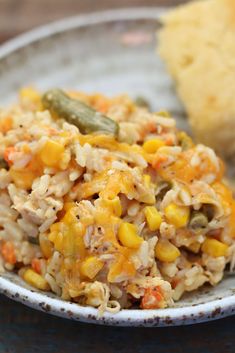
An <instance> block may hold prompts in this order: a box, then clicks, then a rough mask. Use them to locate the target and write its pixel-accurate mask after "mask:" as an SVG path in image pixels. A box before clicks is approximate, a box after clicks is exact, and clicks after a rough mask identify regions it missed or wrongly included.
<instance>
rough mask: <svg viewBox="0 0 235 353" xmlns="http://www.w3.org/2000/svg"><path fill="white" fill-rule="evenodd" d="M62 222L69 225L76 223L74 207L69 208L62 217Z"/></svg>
mask: <svg viewBox="0 0 235 353" xmlns="http://www.w3.org/2000/svg"><path fill="white" fill-rule="evenodd" d="M62 221H63V222H64V223H65V224H71V223H76V222H77V217H76V214H75V209H74V207H71V208H70V209H69V210H68V211H67V212H66V213H65V215H64V217H63V219H62Z"/></svg>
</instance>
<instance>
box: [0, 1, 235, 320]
mask: <svg viewBox="0 0 235 353" xmlns="http://www.w3.org/2000/svg"><path fill="white" fill-rule="evenodd" d="M163 11H165V10H164V9H162V8H132V9H123V10H116V11H106V12H103V13H95V14H90V15H83V16H78V17H74V18H70V19H65V20H63V21H60V22H56V23H52V24H50V25H47V26H44V27H41V28H39V29H36V30H34V31H31V32H29V33H27V34H25V35H22V36H20V37H18V38H16V39H15V40H12V41H10V42H8V43H7V44H5V45H4V46H2V47H1V48H0V77H1V80H0V105H4V104H8V103H10V102H12V101H14V99H15V98H16V95H17V91H18V90H19V88H20V87H22V86H26V85H35V86H37V87H38V88H39V89H42V90H44V89H47V88H50V87H55V86H60V87H64V88H75V89H79V90H84V91H87V92H94V91H100V92H104V93H106V94H109V95H113V94H118V93H121V92H127V93H128V94H129V95H131V96H133V97H136V96H143V97H145V98H147V99H148V100H149V102H150V103H151V107H152V108H153V109H156V110H160V109H168V110H169V111H171V112H172V113H173V114H174V116H175V117H176V118H177V123H178V126H179V127H183V128H184V129H187V128H188V127H187V125H186V123H185V120H184V118H183V116H184V114H183V109H182V107H181V105H180V103H179V101H178V100H177V98H176V96H175V94H174V91H173V89H172V86H171V80H170V78H169V76H168V75H167V74H166V73H165V71H164V67H163V65H162V63H161V61H160V59H159V58H158V56H156V54H155V47H156V37H155V32H156V29H157V28H159V16H160V15H161V14H162V12H163ZM234 278H235V277H234ZM234 278H233V277H227V278H225V279H224V280H223V281H222V282H221V283H220V284H219V285H218V286H217V287H215V288H212V287H209V286H208V287H204V288H203V289H202V290H200V291H197V292H196V293H191V294H188V295H186V296H184V298H183V299H182V300H181V301H180V302H178V303H176V304H175V306H174V307H173V308H167V309H162V310H122V311H121V312H119V313H118V314H115V315H111V314H104V315H103V316H102V317H100V316H99V315H98V313H97V310H96V309H94V308H91V307H82V306H79V305H77V304H75V303H70V302H65V301H63V300H61V299H59V298H58V297H56V296H55V295H53V294H50V293H47V294H45V293H43V292H40V291H36V290H34V289H32V288H30V287H29V286H28V285H26V284H25V283H24V282H23V281H22V280H21V279H20V278H19V277H18V276H17V275H15V274H14V273H5V274H4V275H1V277H0V292H1V293H3V294H5V295H7V296H8V297H10V298H12V299H14V300H17V301H20V302H22V303H24V304H26V305H28V306H30V307H33V308H35V309H39V310H42V311H45V312H48V313H51V314H55V315H58V316H62V317H65V318H69V319H73V320H78V321H83V322H89V323H97V324H105V325H119V326H171V325H186V324H193V323H199V322H203V321H208V320H214V319H217V318H221V317H225V316H229V315H232V314H233V313H234V312H235V280H234Z"/></svg>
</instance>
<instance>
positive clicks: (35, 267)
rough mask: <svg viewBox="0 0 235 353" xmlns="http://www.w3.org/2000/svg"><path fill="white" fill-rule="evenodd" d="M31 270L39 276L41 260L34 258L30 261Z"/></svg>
mask: <svg viewBox="0 0 235 353" xmlns="http://www.w3.org/2000/svg"><path fill="white" fill-rule="evenodd" d="M31 265H32V269H33V270H34V271H35V272H37V273H39V274H41V260H40V259H37V258H36V257H35V258H34V259H33V260H32V263H31Z"/></svg>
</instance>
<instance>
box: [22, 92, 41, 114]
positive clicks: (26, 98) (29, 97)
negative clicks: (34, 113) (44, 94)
mask: <svg viewBox="0 0 235 353" xmlns="http://www.w3.org/2000/svg"><path fill="white" fill-rule="evenodd" d="M20 100H21V102H22V103H33V104H34V105H35V106H36V107H37V108H38V109H41V108H42V104H41V96H40V94H39V92H38V91H36V90H35V89H34V88H32V87H25V88H22V89H21V90H20Z"/></svg>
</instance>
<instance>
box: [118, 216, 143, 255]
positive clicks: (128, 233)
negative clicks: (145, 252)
mask: <svg viewBox="0 0 235 353" xmlns="http://www.w3.org/2000/svg"><path fill="white" fill-rule="evenodd" d="M118 238H119V240H120V242H121V243H122V245H124V246H126V247H128V248H132V249H138V248H139V246H140V244H141V243H142V242H143V238H141V237H140V236H139V235H138V234H137V228H136V226H135V225H134V224H131V223H127V222H124V223H122V224H121V225H120V227H119V230H118Z"/></svg>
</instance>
